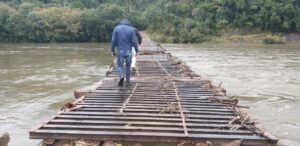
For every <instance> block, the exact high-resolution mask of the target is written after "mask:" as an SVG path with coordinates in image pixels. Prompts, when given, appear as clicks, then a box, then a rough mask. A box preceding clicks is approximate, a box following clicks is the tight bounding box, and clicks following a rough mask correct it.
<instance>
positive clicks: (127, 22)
mask: <svg viewBox="0 0 300 146" xmlns="http://www.w3.org/2000/svg"><path fill="white" fill-rule="evenodd" d="M120 24H123V25H129V26H131V24H130V22H129V20H128V19H124V20H122V21H121V23H120Z"/></svg>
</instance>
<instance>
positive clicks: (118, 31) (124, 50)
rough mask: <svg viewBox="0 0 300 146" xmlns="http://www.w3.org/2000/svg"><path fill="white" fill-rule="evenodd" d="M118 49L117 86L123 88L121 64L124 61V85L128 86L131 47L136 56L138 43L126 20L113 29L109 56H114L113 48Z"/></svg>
mask: <svg viewBox="0 0 300 146" xmlns="http://www.w3.org/2000/svg"><path fill="white" fill-rule="evenodd" d="M116 47H117V49H118V61H117V63H118V75H119V79H120V80H119V86H123V82H124V76H123V64H124V60H125V61H126V85H129V84H130V75H131V59H132V51H131V49H132V47H134V49H135V52H136V55H138V52H139V48H138V41H137V37H136V35H135V32H134V30H133V29H132V27H131V26H130V23H129V21H128V20H127V19H125V20H123V21H121V23H120V24H119V25H118V26H117V27H116V28H115V29H114V31H113V34H112V39H111V55H112V56H115V48H116Z"/></svg>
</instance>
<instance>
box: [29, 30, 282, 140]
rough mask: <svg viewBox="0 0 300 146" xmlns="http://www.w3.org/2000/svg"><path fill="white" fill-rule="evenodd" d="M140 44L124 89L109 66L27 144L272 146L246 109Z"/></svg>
mask: <svg viewBox="0 0 300 146" xmlns="http://www.w3.org/2000/svg"><path fill="white" fill-rule="evenodd" d="M144 38H145V39H144V42H143V45H142V46H141V52H140V55H139V56H138V59H137V69H136V71H135V72H134V73H133V74H132V82H131V83H132V84H131V85H130V86H129V87H125V86H124V87H118V85H117V82H118V79H117V69H116V66H115V65H112V66H111V68H110V69H109V70H108V72H107V74H106V75H107V77H106V78H105V79H103V80H102V81H100V82H99V84H97V86H96V88H95V89H93V90H89V91H87V92H86V93H81V95H83V96H81V97H79V98H77V99H76V101H74V102H73V103H69V104H66V105H65V106H64V107H63V109H62V110H61V111H59V112H58V113H57V114H56V115H55V116H53V117H51V118H50V119H49V120H48V121H46V122H44V123H41V124H40V125H37V126H36V127H34V128H32V129H31V130H30V132H29V134H30V138H31V139H86V140H96V141H108V140H112V141H136V142H156V143H157V142H161V143H164V142H172V143H182V142H184V143H193V142H209V143H210V144H212V145H222V144H226V143H230V142H232V141H237V142H238V143H240V144H241V145H276V143H277V141H278V140H277V139H276V138H275V137H274V136H272V135H271V134H270V133H268V132H267V131H266V130H264V129H263V128H262V127H261V126H260V125H259V124H258V123H257V122H256V121H253V120H252V118H251V117H250V116H249V114H247V112H245V111H244V110H243V108H247V107H244V106H241V105H239V104H238V100H237V99H234V98H232V97H228V96H226V90H224V89H222V88H221V87H216V86H213V85H212V84H211V81H209V80H205V79H202V78H201V77H200V76H199V75H197V74H196V73H194V72H193V71H192V70H191V69H190V68H189V67H188V66H187V65H185V64H184V63H183V62H182V61H180V60H179V59H178V58H176V57H172V55H171V54H169V53H166V52H165V51H164V50H163V49H162V48H161V47H159V46H158V45H157V44H156V43H154V42H152V41H151V40H150V39H148V38H147V36H146V35H145V34H144ZM79 94H80V93H79Z"/></svg>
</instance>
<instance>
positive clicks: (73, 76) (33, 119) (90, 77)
mask: <svg viewBox="0 0 300 146" xmlns="http://www.w3.org/2000/svg"><path fill="white" fill-rule="evenodd" d="M163 47H165V48H167V51H168V52H171V53H172V54H173V55H174V56H177V57H179V58H181V59H183V60H184V61H185V62H186V63H187V64H188V65H189V66H191V67H192V68H193V69H194V70H195V71H196V72H197V73H199V74H201V75H202V76H203V77H204V78H207V79H210V80H212V81H213V83H214V84H216V85H218V84H219V83H221V82H222V86H223V87H225V88H226V89H227V92H228V93H229V94H232V95H235V96H236V97H237V98H238V99H239V100H240V103H241V104H243V105H246V106H250V107H251V108H250V109H248V111H249V112H250V113H251V115H252V116H253V117H254V118H255V119H257V120H258V121H260V122H261V124H262V125H263V126H264V127H265V128H267V129H268V130H269V131H271V132H272V133H273V134H274V135H276V136H277V137H278V138H279V139H280V144H284V145H289V146H290V145H291V146H292V145H294V146H297V145H300V137H299V135H300V116H299V115H300V90H299V89H300V77H299V76H300V50H299V48H300V44H286V45H252V44H193V45H178V44H164V45H163ZM108 48H109V44H100V43H73V44H17V45H15V44H0V133H3V132H5V131H7V132H9V134H10V136H11V141H10V143H9V146H17V145H26V146H27V145H28V146H34V145H37V144H38V143H39V142H40V140H30V139H28V137H29V135H28V132H27V131H28V129H29V128H30V127H32V126H34V125H37V124H38V123H40V122H41V121H43V120H46V119H48V118H49V117H50V115H53V114H54V113H56V112H57V111H58V110H59V108H60V107H61V106H62V105H63V104H64V103H66V102H67V101H71V100H72V99H73V90H74V89H81V88H86V87H88V86H90V85H93V84H94V83H96V82H98V81H99V80H101V79H102V78H104V77H105V72H106V71H107V69H108V67H109V65H110V63H111V58H110V56H109V49H108Z"/></svg>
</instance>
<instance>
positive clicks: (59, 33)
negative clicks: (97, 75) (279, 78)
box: [0, 0, 300, 43]
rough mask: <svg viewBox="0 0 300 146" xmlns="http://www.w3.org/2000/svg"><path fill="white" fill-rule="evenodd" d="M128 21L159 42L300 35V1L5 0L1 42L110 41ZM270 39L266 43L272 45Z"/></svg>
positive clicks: (1, 8) (0, 8)
mask: <svg viewBox="0 0 300 146" xmlns="http://www.w3.org/2000/svg"><path fill="white" fill-rule="evenodd" d="M124 18H127V19H129V20H130V21H131V22H132V24H133V26H135V27H137V28H138V29H139V30H147V31H148V32H150V33H152V36H153V37H154V38H155V39H156V40H159V41H161V42H175V43H194V42H203V41H207V40H210V38H214V36H219V35H220V33H221V32H222V31H223V30H248V32H251V31H255V32H275V33H276V32H299V31H300V2H299V0H197V1H195V0H156V1H153V0H2V1H1V2H0V42H75V41H106V42H107V41H110V38H111V32H112V30H113V28H114V27H115V26H116V25H117V24H118V23H119V22H120V20H122V19H124ZM244 32H245V34H247V31H244ZM270 38H271V39H266V41H264V42H266V43H269V42H272V40H274V39H273V37H270ZM275 40H276V39H275Z"/></svg>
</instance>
